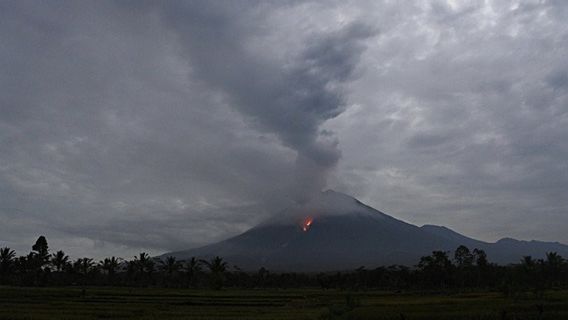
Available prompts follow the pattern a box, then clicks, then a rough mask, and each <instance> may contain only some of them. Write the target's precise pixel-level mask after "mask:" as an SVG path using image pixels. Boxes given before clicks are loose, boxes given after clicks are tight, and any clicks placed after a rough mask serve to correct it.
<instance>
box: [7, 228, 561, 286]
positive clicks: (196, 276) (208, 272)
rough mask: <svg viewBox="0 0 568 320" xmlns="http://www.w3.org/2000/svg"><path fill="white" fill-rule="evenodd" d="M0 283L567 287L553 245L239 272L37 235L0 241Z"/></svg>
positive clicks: (219, 263)
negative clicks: (75, 248) (347, 267)
mask: <svg viewBox="0 0 568 320" xmlns="http://www.w3.org/2000/svg"><path fill="white" fill-rule="evenodd" d="M0 284H4V285H20V286H69V285H79V286H85V285H96V286H106V285H109V286H137V287H147V286H154V287H171V288H189V287H197V288H205V287H211V288H215V289H219V288H221V287H236V288H264V287H270V288H299V287H320V288H324V289H328V288H337V289H350V290H353V289H387V290H429V291H432V290H435V291H440V290H442V291H449V290H460V291H469V290H473V289H484V290H497V289H498V290H501V291H502V292H504V293H505V294H507V295H514V294H515V293H518V292H526V291H533V292H534V293H536V294H539V293H540V292H543V291H544V290H545V289H550V288H561V287H562V288H566V287H568V262H567V261H566V260H565V259H564V258H562V257H561V256H560V255H558V254H556V253H555V252H550V253H548V254H547V255H546V258H545V259H538V260H536V259H533V258H532V257H530V256H525V257H522V258H521V259H520V260H519V263H518V264H511V265H507V266H499V265H496V264H493V263H491V262H489V261H488V259H487V256H486V254H485V252H484V251H483V250H479V249H473V250H470V249H469V248H467V247H465V246H460V247H458V248H457V249H456V250H455V252H453V255H451V256H450V254H449V252H444V251H434V252H432V254H431V255H429V256H424V257H422V258H421V259H420V261H418V263H417V265H416V266H414V267H412V268H409V267H406V266H400V265H394V266H385V267H378V268H374V269H367V268H365V267H360V268H358V269H356V270H352V271H344V272H330V273H293V272H286V273H275V272H270V271H269V270H267V269H265V268H260V269H259V270H258V271H257V272H245V271H243V270H241V269H239V268H238V267H237V266H230V265H229V264H228V262H227V261H224V259H223V258H221V257H215V258H213V259H211V260H210V261H206V260H198V259H197V258H191V259H189V260H187V261H178V260H177V259H176V258H175V257H167V258H165V259H163V260H160V259H157V258H152V257H150V256H149V255H148V254H146V253H140V254H139V255H138V256H136V257H133V259H130V260H125V259H121V258H116V257H110V258H105V259H103V260H101V261H98V262H97V261H94V260H93V259H91V258H87V257H85V258H79V259H76V260H71V259H70V258H69V257H68V256H67V255H66V254H65V253H64V252H63V251H61V250H59V251H56V252H55V253H50V250H49V247H48V243H47V239H46V238H45V237H43V236H41V237H39V239H38V240H37V241H36V243H35V244H34V245H33V246H32V251H31V252H30V253H29V254H27V255H24V256H20V257H17V256H16V253H15V252H14V250H11V249H10V248H6V247H4V248H0Z"/></svg>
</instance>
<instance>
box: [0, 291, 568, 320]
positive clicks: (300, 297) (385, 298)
mask: <svg viewBox="0 0 568 320" xmlns="http://www.w3.org/2000/svg"><path fill="white" fill-rule="evenodd" d="M0 319H568V291H547V292H545V293H544V294H542V295H541V296H539V297H537V296H535V295H533V294H532V293H524V294H519V295H517V296H516V297H515V298H506V297H504V296H503V295H502V294H500V293H492V292H486V293H479V292H471V293H460V294H458V293H454V294H442V293H429V294H424V293H422V294H419V293H410V292H409V293H392V292H384V291H342V290H321V289H286V290H283V289H280V290H279V289H258V290H252V289H251V290H240V289H224V290H194V289H163V288H110V287H86V288H80V287H60V288H55V287H50V288H37V287H34V288H28V287H0Z"/></svg>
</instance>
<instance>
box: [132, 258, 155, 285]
mask: <svg viewBox="0 0 568 320" xmlns="http://www.w3.org/2000/svg"><path fill="white" fill-rule="evenodd" d="M134 264H135V266H136V267H137V269H138V270H137V271H138V272H139V273H140V275H142V276H147V278H146V280H147V281H148V282H152V273H153V272H154V270H155V269H154V267H155V263H154V260H152V258H151V257H150V255H148V254H147V253H145V252H142V253H140V254H139V255H138V256H137V257H134ZM144 278H145V277H143V279H144ZM143 284H144V283H143ZM146 284H147V283H146Z"/></svg>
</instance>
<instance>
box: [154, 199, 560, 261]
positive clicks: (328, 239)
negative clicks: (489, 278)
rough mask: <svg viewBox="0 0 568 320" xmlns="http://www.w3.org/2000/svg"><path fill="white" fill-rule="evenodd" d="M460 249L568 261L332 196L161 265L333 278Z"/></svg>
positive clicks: (537, 246) (553, 247) (554, 247)
mask: <svg viewBox="0 0 568 320" xmlns="http://www.w3.org/2000/svg"><path fill="white" fill-rule="evenodd" d="M462 244H463V245H466V246H468V247H469V248H470V249H473V248H474V247H475V248H479V249H483V250H485V251H486V252H487V253H488V256H489V259H490V260H491V261H494V262H498V263H511V262H517V261H519V260H520V259H521V257H522V256H523V255H532V256H533V257H542V256H544V255H545V253H546V252H548V251H556V252H558V253H559V254H561V255H564V256H568V246H566V245H562V244H559V243H549V242H538V241H531V242H527V241H518V240H514V239H502V240H500V241H498V242H496V243H487V242H483V241H479V240H475V239H472V238H468V237H466V236H463V235H461V234H459V233H457V232H454V231H452V230H450V229H448V228H445V227H439V226H431V225H425V226H423V227H417V226H415V225H412V224H409V223H406V222H404V221H401V220H398V219H395V218H393V217H391V216H389V215H387V214H385V213H382V212H380V211H378V210H375V209H373V208H371V207H369V206H367V205H365V204H363V203H361V202H360V201H359V200H357V199H355V198H353V197H350V196H348V195H346V194H343V193H339V192H335V191H332V190H328V191H325V192H322V193H321V194H320V195H319V196H318V197H315V198H314V199H312V200H311V201H309V202H307V203H305V204H301V205H296V206H293V207H290V208H288V209H286V210H284V211H282V212H281V213H280V214H279V215H278V216H277V217H275V218H274V219H272V220H270V221H265V222H264V223H261V224H259V225H258V226H256V227H253V228H252V229H250V230H248V231H246V232H244V233H242V234H240V235H238V236H235V237H232V238H230V239H227V240H224V241H221V242H218V243H215V244H211V245H207V246H204V247H201V248H195V249H190V250H185V251H178V252H171V253H166V254H164V255H163V256H162V257H164V256H175V257H177V258H178V259H187V258H190V257H194V256H195V257H200V258H210V257H212V256H221V257H223V258H225V259H226V260H227V261H229V262H230V263H231V264H233V265H237V266H239V267H240V268H242V269H244V270H256V269H258V268H260V267H266V268H268V269H270V270H279V271H329V270H344V269H353V268H357V267H360V266H367V267H377V266H380V265H392V264H403V265H409V266H412V265H415V264H416V263H417V262H418V260H419V258H420V257H421V256H424V255H428V254H430V253H431V252H432V251H434V250H445V251H449V250H454V249H455V248H457V247H458V246H459V245H462Z"/></svg>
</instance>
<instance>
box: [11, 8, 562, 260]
mask: <svg viewBox="0 0 568 320" xmlns="http://www.w3.org/2000/svg"><path fill="white" fill-rule="evenodd" d="M567 9H568V6H566V4H565V2H564V1H534V2H533V1H522V2H517V1H488V2H484V3H475V4H473V3H470V2H466V1H457V0H456V1H432V2H421V1H411V2H388V3H383V2H377V1H354V2H343V1H337V2H325V3H320V2H317V1H309V2H293V1H290V2H281V1H278V2H276V1H274V2H264V1H263V2H252V1H244V2H243V1H227V2H219V1H215V2H211V1H207V2H205V1H203V2H191V1H188V2H122V1H121V2H110V1H90V2H87V1H81V2H72V1H68V2H67V1H41V2H38V1H34V2H31V1H29V2H28V1H4V2H1V3H0V38H1V39H2V45H1V46H0V85H1V87H2V91H1V92H0V218H1V220H2V223H1V224H0V246H2V245H9V246H11V247H14V248H16V249H17V250H18V251H19V253H23V252H24V251H25V250H29V245H30V244H31V243H33V241H35V238H37V236H38V235H39V234H45V235H46V236H47V237H48V240H49V241H50V245H51V246H52V247H53V248H63V249H67V251H69V252H70V253H72V254H75V255H81V256H83V255H85V254H89V255H95V256H102V255H106V254H115V255H124V256H130V255H133V254H135V253H136V252H137V251H139V250H151V252H152V253H161V252H163V251H166V250H172V249H181V248H186V247H190V246H194V245H199V244H203V243H206V242H209V241H214V240H218V239H221V238H223V237H226V236H229V235H233V234H236V233H238V232H240V231H242V230H244V229H246V228H247V227H250V226H252V225H254V224H255V223H257V222H258V221H260V220H263V219H264V218H266V217H267V216H269V215H270V214H273V213H275V212H279V211H280V210H281V209H282V208H283V207H285V206H287V205H289V204H290V195H291V194H292V196H296V197H298V196H301V195H305V194H309V193H310V192H311V191H313V190H317V189H319V188H321V186H323V185H324V184H325V182H326V181H325V180H326V178H327V177H331V180H330V181H329V183H328V186H330V187H332V188H335V189H339V190H338V191H343V192H346V193H349V194H353V195H354V196H357V197H359V198H361V199H362V200H365V201H366V202H368V203H369V204H371V205H373V206H375V207H376V208H377V209H380V210H383V211H385V212H388V213H391V214H393V215H395V216H398V217H400V218H403V219H405V220H408V221H410V222H413V223H417V224H421V223H437V224H444V225H448V226H450V227H454V228H456V229H457V230H459V231H463V232H465V233H467V234H469V235H471V236H477V237H481V238H482V239H486V240H494V239H497V238H499V237H502V236H514V237H518V238H524V239H531V238H537V239H545V240H558V241H563V242H568V238H566V233H565V230H566V226H568V215H567V214H566V210H568V203H567V197H566V191H567V190H568V164H567V163H566V159H567V158H568V147H567V146H568V145H567V144H566V143H565V141H568V131H567V130H568V129H567V128H568V123H567V119H568V118H567V114H568V113H567V110H568V109H567V108H566V106H567V105H568V90H567V88H568V86H567V85H566V83H567V81H566V78H567V77H566V70H568V67H567V64H566V58H565V57H566V55H567V53H568V45H567V43H568V41H567V40H568V28H567V27H566V22H565V21H567V13H568V10H567ZM377 30H380V36H379V35H378V34H379V33H378V32H377ZM340 158H341V160H340V161H339V159H340ZM294 191H295V192H297V193H296V194H294V193H293V192H294Z"/></svg>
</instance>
